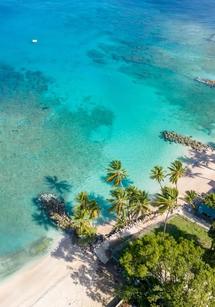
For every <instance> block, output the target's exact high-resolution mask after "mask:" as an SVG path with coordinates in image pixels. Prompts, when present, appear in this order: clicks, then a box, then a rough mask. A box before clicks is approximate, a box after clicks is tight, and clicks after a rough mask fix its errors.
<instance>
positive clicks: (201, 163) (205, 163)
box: [178, 150, 215, 170]
mask: <svg viewBox="0 0 215 307" xmlns="http://www.w3.org/2000/svg"><path fill="white" fill-rule="evenodd" d="M178 159H179V160H180V161H181V162H183V163H185V164H187V165H188V166H191V167H206V168H208V169H211V170H214V169H213V168H211V167H210V166H209V164H210V163H214V162H215V154H214V153H207V152H198V151H195V150H190V155H189V156H182V157H179V158H178Z"/></svg>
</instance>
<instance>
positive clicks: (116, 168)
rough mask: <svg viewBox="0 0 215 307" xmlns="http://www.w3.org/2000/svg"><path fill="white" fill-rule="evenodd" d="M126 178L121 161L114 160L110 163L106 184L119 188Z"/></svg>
mask: <svg viewBox="0 0 215 307" xmlns="http://www.w3.org/2000/svg"><path fill="white" fill-rule="evenodd" d="M126 177H127V172H126V170H125V169H124V168H122V163H121V161H118V160H114V161H112V162H110V164H109V167H108V169H107V177H106V181H107V182H112V183H113V184H114V185H115V186H119V185H120V184H122V181H123V180H124V179H125V178H126Z"/></svg>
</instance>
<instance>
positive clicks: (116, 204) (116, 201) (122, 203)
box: [109, 188, 128, 218]
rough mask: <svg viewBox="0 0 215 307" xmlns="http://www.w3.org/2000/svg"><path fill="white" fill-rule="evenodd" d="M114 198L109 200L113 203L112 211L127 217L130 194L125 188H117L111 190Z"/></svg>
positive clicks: (119, 215)
mask: <svg viewBox="0 0 215 307" xmlns="http://www.w3.org/2000/svg"><path fill="white" fill-rule="evenodd" d="M111 196H112V198H111V199H109V202H110V203H111V204H112V206H111V208H110V211H113V212H115V213H116V214H117V216H118V217H119V218H125V217H126V214H127V206H128V194H127V192H126V190H124V189H123V188H116V189H114V190H112V191H111Z"/></svg>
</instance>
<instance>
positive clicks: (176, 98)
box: [0, 0, 215, 275]
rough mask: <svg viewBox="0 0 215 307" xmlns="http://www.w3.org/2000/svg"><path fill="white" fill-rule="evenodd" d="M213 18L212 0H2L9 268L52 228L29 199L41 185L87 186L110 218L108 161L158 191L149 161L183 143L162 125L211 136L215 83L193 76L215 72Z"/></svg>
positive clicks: (1, 188) (4, 247) (3, 184)
mask: <svg viewBox="0 0 215 307" xmlns="http://www.w3.org/2000/svg"><path fill="white" fill-rule="evenodd" d="M214 15H215V12H214V5H213V3H212V0H204V1H199V0H194V1H191V2H190V1H189V3H188V1H187V2H183V4H182V3H181V1H177V0H175V1H173V2H171V3H170V1H165V0H160V1H156V2H155V1H152V0H145V1H138V0H123V1H116V0H111V1H105V0H102V1H96V0H94V1H86V0H82V1H78V3H77V1H75V2H72V1H67V0H64V1H57V0H55V1H51V2H49V1H42V0H34V1H30V2H29V1H21V2H20V1H16V0H11V1H8V0H7V1H6V0H5V1H4V0H3V1H1V4H0V27H1V40H0V63H1V65H0V157H1V159H0V164H1V172H0V199H1V203H0V208H1V215H0V257H2V259H3V260H2V261H3V263H5V259H10V260H9V262H10V265H9V267H8V269H7V271H8V272H12V271H14V270H15V268H16V267H18V266H20V261H18V262H13V261H14V260H13V259H15V258H17V257H16V256H14V255H17V253H18V254H19V253H21V255H22V258H23V259H24V260H23V261H27V260H28V259H29V258H30V257H31V255H30V256H29V253H28V251H29V246H31V244H34V242H38V240H40V239H41V238H43V237H44V236H51V233H50V226H49V223H48V222H47V221H45V220H44V217H43V216H41V215H40V214H39V212H38V211H37V209H36V206H35V205H34V202H33V201H32V200H33V198H34V197H35V196H36V195H37V194H38V193H40V192H41V191H47V190H50V191H53V189H54V190H55V191H56V190H58V191H57V192H61V193H62V194H63V195H64V196H65V198H66V201H68V202H70V203H71V204H72V199H73V195H74V193H76V192H77V191H80V190H83V189H84V190H87V191H88V192H90V193H95V196H96V197H97V198H98V199H99V200H100V202H101V204H102V205H103V206H104V210H103V218H104V219H106V218H108V214H107V206H108V205H107V203H106V202H105V201H104V198H105V197H106V196H107V195H108V187H107V186H106V185H105V184H104V182H103V181H102V176H103V175H104V172H105V167H106V165H107V163H108V162H109V161H110V160H111V159H121V160H122V162H123V164H124V165H125V167H126V168H127V169H128V172H129V174H130V178H131V180H133V181H134V182H135V183H136V184H137V185H139V186H140V187H143V188H145V189H146V190H148V191H150V192H154V191H156V188H157V186H156V185H155V184H154V183H153V182H151V181H150V180H149V171H150V169H151V168H152V166H154V165H156V164H162V165H164V166H167V165H168V163H169V162H170V161H171V160H173V159H175V158H177V157H179V156H181V155H183V154H184V152H185V151H184V148H182V147H180V146H178V145H169V144H166V143H164V142H163V141H162V140H161V139H160V138H159V134H160V131H161V130H164V129H173V130H176V131H178V132H179V133H184V134H186V135H193V136H194V137H196V138H200V139H201V140H203V141H213V138H214V122H215V121H214V118H215V108H214V90H213V89H211V88H209V87H206V86H203V85H201V84H198V83H196V82H195V81H194V80H193V79H194V78H195V77H197V76H202V77H209V78H212V79H215V73H214V71H215V61H214V52H215V39H214V37H215V34H214V32H213V28H214ZM33 38H35V39H37V40H38V43H37V44H32V43H31V41H32V39H33ZM47 176H49V177H48V178H49V179H50V178H52V179H53V178H55V177H54V176H56V177H57V185H56V184H55V185H53V184H52V181H50V180H49V179H47ZM62 181H66V187H67V188H66V189H64V188H65V185H64V188H63V189H60V191H59V187H61V188H62ZM64 184H65V182H64ZM26 251H27V252H26ZM18 258H19V259H20V258H21V257H18ZM11 263H12V264H11ZM3 266H4V265H3ZM0 271H1V268H0ZM3 274H4V275H5V274H6V273H5V271H4V272H3V273H2V275H3Z"/></svg>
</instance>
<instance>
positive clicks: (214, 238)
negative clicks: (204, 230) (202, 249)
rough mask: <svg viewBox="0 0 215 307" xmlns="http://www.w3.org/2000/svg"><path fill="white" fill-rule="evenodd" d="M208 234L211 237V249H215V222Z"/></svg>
mask: <svg viewBox="0 0 215 307" xmlns="http://www.w3.org/2000/svg"><path fill="white" fill-rule="evenodd" d="M208 236H209V237H210V238H211V250H214V249H215V222H213V223H212V225H211V227H210V229H209V231H208Z"/></svg>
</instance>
